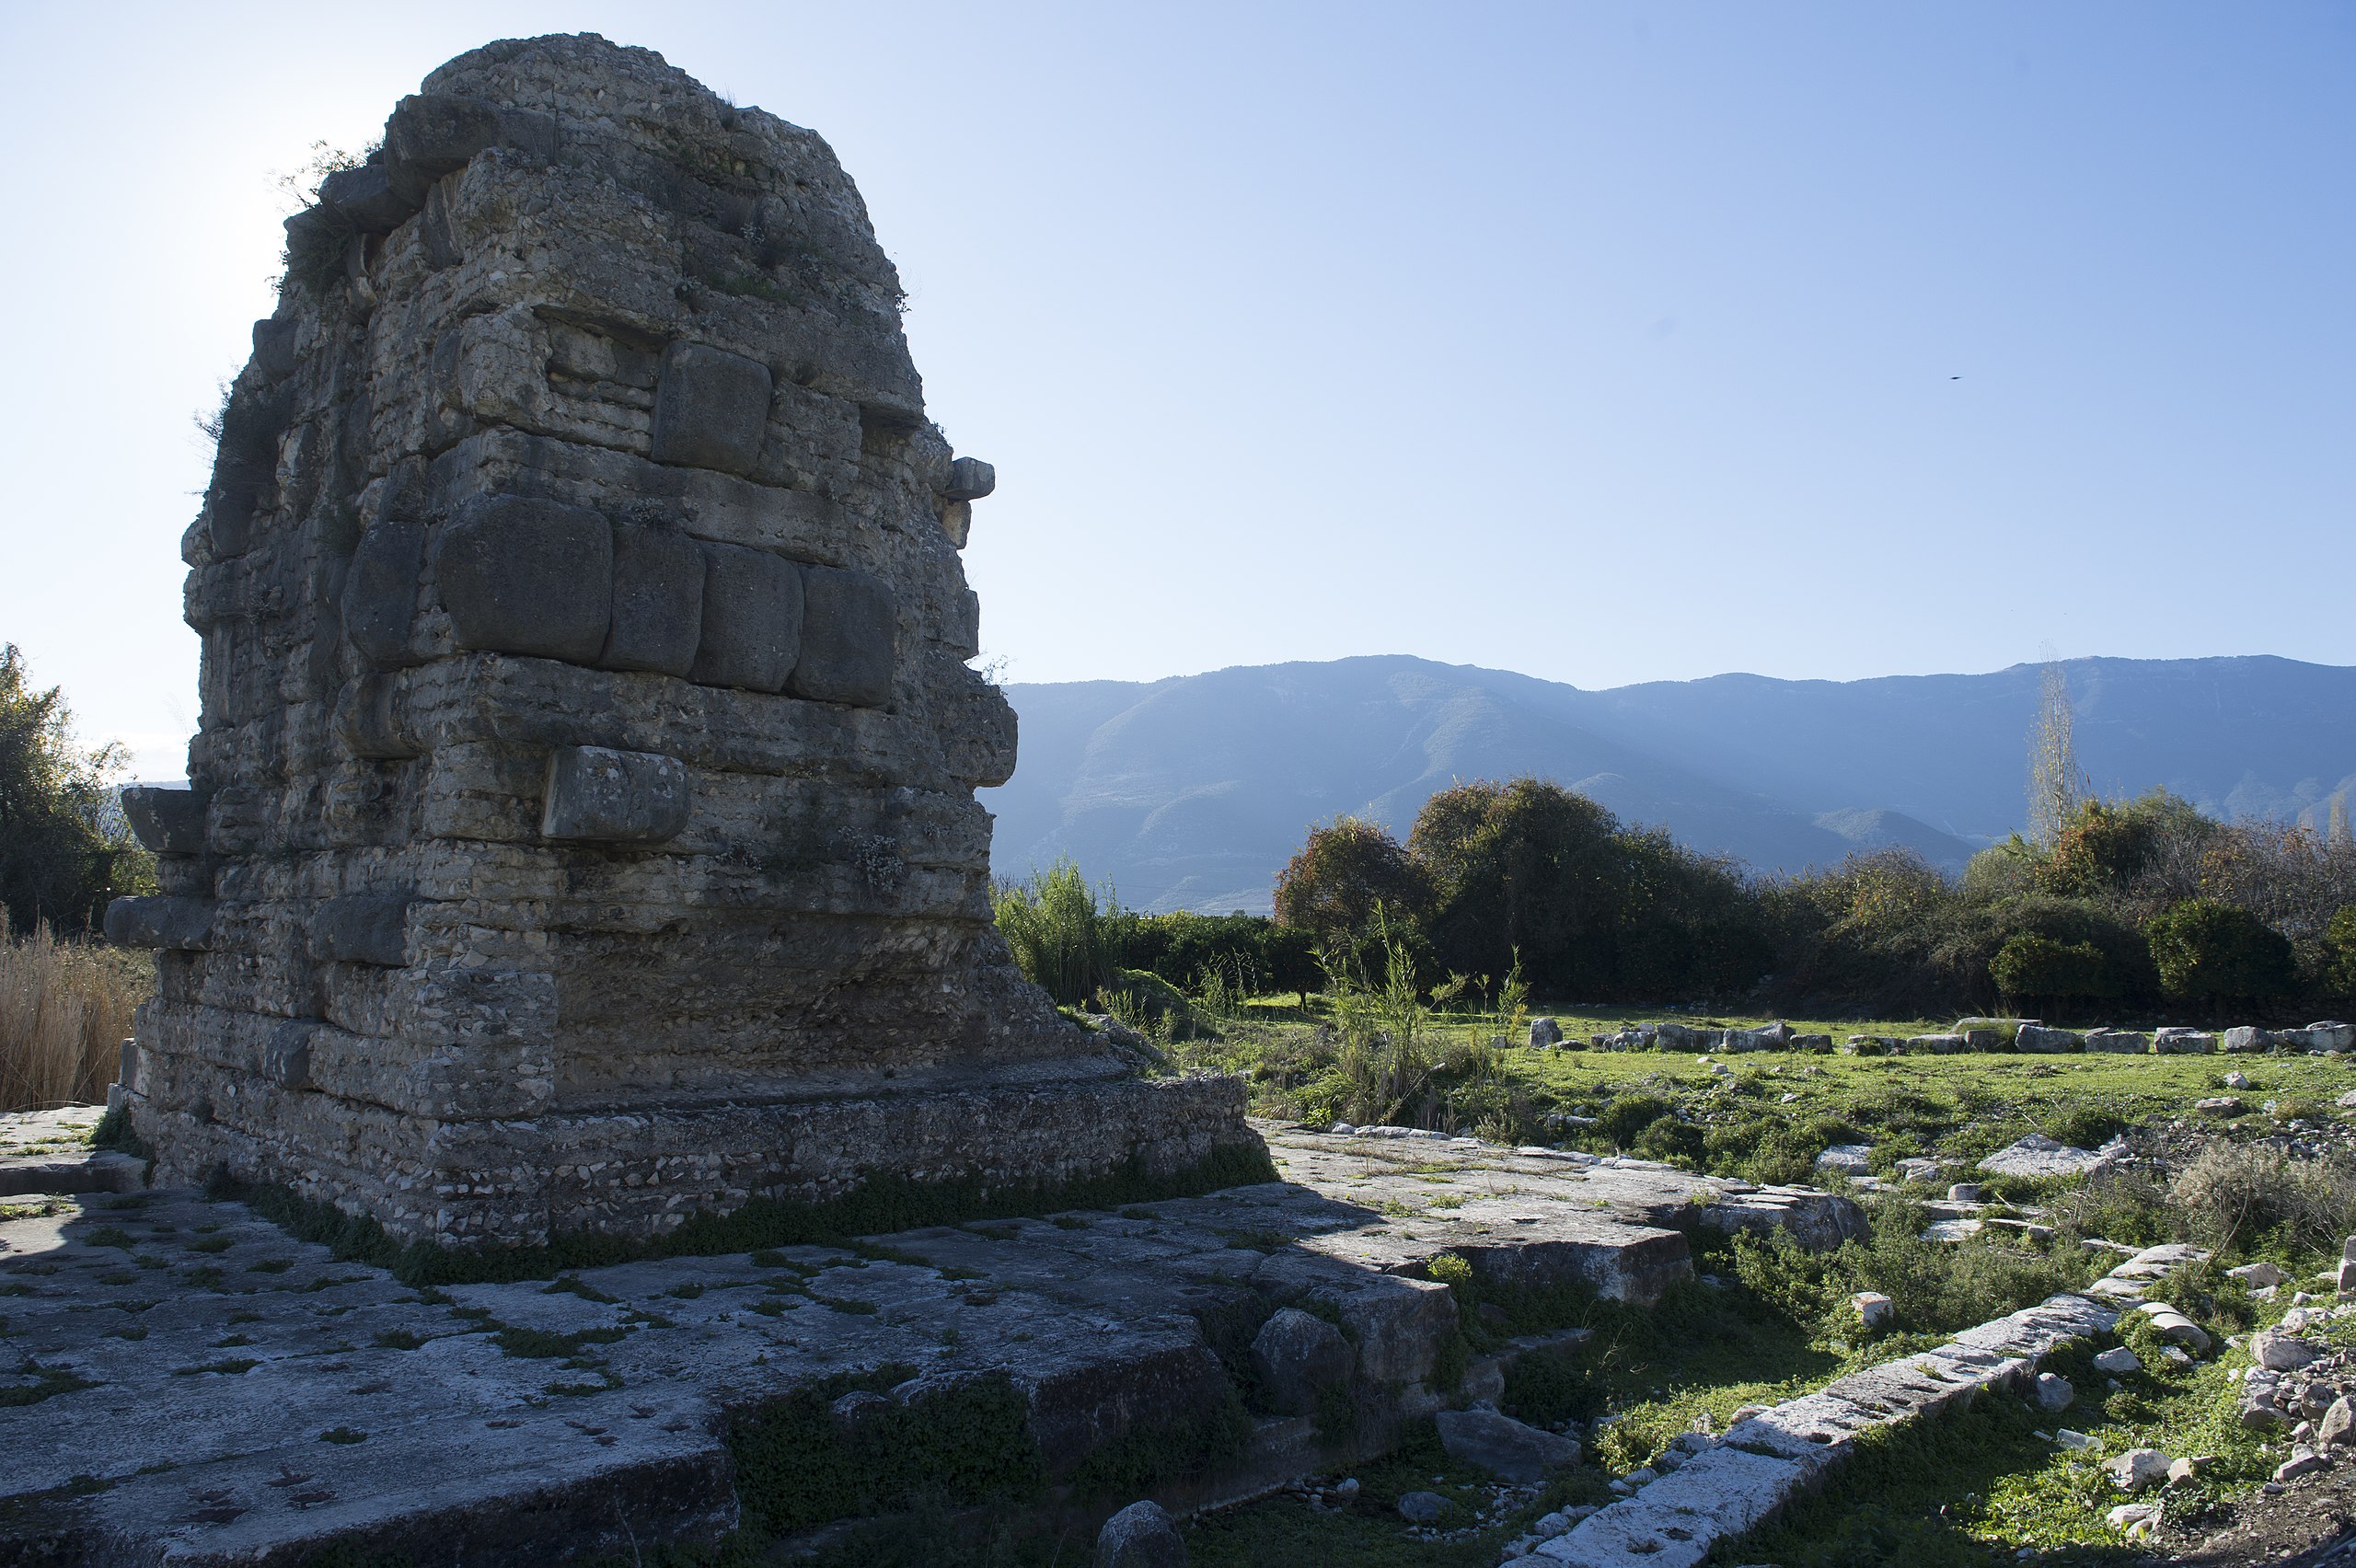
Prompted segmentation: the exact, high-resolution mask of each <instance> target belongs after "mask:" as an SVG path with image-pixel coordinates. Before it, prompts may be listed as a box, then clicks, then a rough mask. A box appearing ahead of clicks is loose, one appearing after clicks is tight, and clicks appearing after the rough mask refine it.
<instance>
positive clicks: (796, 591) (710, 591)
mask: <svg viewBox="0 0 2356 1568" xmlns="http://www.w3.org/2000/svg"><path fill="white" fill-rule="evenodd" d="M703 559H704V577H703V625H702V634H701V638H700V640H699V642H698V643H697V646H696V657H695V664H694V667H693V668H692V670H691V671H690V672H689V673H690V675H691V677H692V678H693V679H694V680H696V681H698V682H699V683H700V684H702V685H705V686H739V687H742V688H743V689H745V690H746V691H766V692H779V691H783V690H784V689H785V683H786V681H787V679H788V678H789V677H791V675H792V674H793V666H794V663H795V662H796V661H797V660H799V659H800V657H801V654H802V617H803V573H802V569H801V568H800V567H798V566H796V565H794V564H793V563H792V562H791V561H790V560H787V559H784V558H782V557H780V556H775V555H771V554H770V553H769V552H768V551H767V550H755V549H745V548H743V547H741V546H737V545H706V546H704V547H703Z"/></svg>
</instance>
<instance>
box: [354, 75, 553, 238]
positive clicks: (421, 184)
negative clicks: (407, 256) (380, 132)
mask: <svg viewBox="0 0 2356 1568" xmlns="http://www.w3.org/2000/svg"><path fill="white" fill-rule="evenodd" d="M557 144H558V131H557V123H556V121H555V119H554V118H553V117H552V116H549V115H547V114H543V113H538V112H536V111H534V110H519V109H514V108H508V107H503V106H501V105H498V104H491V103H485V102H483V101H482V100H480V99H479V98H464V97H460V96H458V95H456V94H454V93H418V94H414V95H413V96H411V97H409V98H403V99H401V101H400V102H399V103H398V104H395V105H394V106H393V112H392V116H391V118H390V119H388V120H387V121H385V156H384V166H385V172H386V176H387V182H388V185H389V189H390V190H391V192H392V194H393V195H394V196H395V197H396V198H398V200H400V201H401V202H406V203H407V204H408V206H409V209H410V211H411V212H415V211H416V210H417V209H418V208H419V207H421V206H422V205H424V203H425V195H426V191H427V190H428V189H430V188H431V187H432V186H433V182H434V181H435V180H437V179H441V178H442V177H443V176H444V175H445V174H451V173H454V172H456V170H458V169H461V168H464V167H466V166H467V164H468V162H469V161H471V160H472V159H473V157H474V156H475V155H476V154H477V153H479V152H481V151H482V150H483V149H484V148H486V147H491V146H496V145H505V146H511V147H514V148H517V149H518V150H520V151H524V152H528V153H536V154H538V155H539V156H543V157H552V156H555V154H556V150H557Z"/></svg>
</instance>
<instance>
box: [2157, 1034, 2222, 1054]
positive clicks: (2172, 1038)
mask: <svg viewBox="0 0 2356 1568" xmlns="http://www.w3.org/2000/svg"><path fill="white" fill-rule="evenodd" d="M2216 1049H2217V1037H2216V1036H2215V1035H2213V1034H2211V1033H2208V1032H2205V1031H2202V1030H2198V1029H2163V1030H2161V1031H2160V1032H2158V1033H2156V1034H2154V1035H2153V1036H2152V1054H2153V1055H2155V1056H2206V1055H2211V1054H2212V1053H2213V1052H2214V1051H2215V1050H2216Z"/></svg>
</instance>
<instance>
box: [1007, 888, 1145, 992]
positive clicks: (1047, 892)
mask: <svg viewBox="0 0 2356 1568" xmlns="http://www.w3.org/2000/svg"><path fill="white" fill-rule="evenodd" d="M1105 902H1106V903H1107V904H1108V905H1110V904H1111V903H1112V902H1113V900H1112V895H1111V892H1110V890H1109V889H1108V890H1107V892H1106V895H1105ZM990 912H991V914H992V915H993V916H994V917H996V919H997V921H998V929H999V935H1000V936H1002V937H1004V938H1005V939H1006V945H1007V947H1008V949H1009V950H1010V951H1011V952H1012V953H1013V954H1014V963H1015V966H1016V967H1017V968H1019V969H1021V970H1022V974H1023V977H1024V978H1025V979H1027V980H1029V981H1030V982H1031V983H1032V984H1033V985H1034V986H1039V987H1041V988H1042V989H1044V990H1045V992H1046V993H1047V995H1049V996H1050V997H1054V998H1055V999H1056V1000H1057V1001H1058V1002H1060V1003H1062V1004H1063V1005H1064V1006H1066V1007H1078V1006H1080V1004H1081V1003H1083V1002H1085V1001H1087V1000H1088V999H1089V998H1090V997H1093V996H1094V995H1095V994H1096V992H1097V989H1098V988H1099V987H1100V986H1103V985H1105V984H1106V983H1108V982H1110V981H1114V980H1117V979H1118V978H1119V977H1120V970H1121V964H1120V953H1119V951H1118V945H1117V943H1116V942H1115V940H1114V928H1113V927H1112V925H1111V924H1110V922H1108V921H1107V920H1106V919H1105V918H1104V916H1103V913H1102V912H1100V911H1099V910H1098V909H1097V907H1096V894H1094V892H1092V891H1091V889H1090V888H1089V885H1088V882H1087V880H1086V879H1085V878H1083V877H1082V876H1081V875H1080V867H1079V865H1078V863H1077V862H1075V861H1073V860H1071V859H1068V858H1067V859H1061V860H1058V861H1057V862H1056V863H1055V865H1054V866H1053V867H1051V868H1049V870H1047V871H1046V872H1045V874H1044V875H1034V877H1033V879H1032V880H1031V881H1030V882H1004V883H1000V884H999V886H998V887H997V888H995V889H993V890H992V892H991V894H990Z"/></svg>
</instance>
